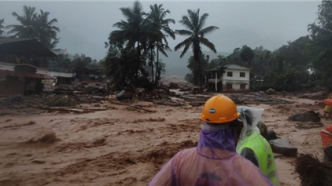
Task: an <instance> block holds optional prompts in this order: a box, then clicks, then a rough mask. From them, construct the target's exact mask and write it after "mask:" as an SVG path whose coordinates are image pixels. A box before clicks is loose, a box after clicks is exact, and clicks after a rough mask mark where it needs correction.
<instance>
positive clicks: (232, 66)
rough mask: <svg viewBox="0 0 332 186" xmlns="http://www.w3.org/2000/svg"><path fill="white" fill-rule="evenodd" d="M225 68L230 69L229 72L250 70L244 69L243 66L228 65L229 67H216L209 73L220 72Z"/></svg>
mask: <svg viewBox="0 0 332 186" xmlns="http://www.w3.org/2000/svg"><path fill="white" fill-rule="evenodd" d="M223 67H224V69H228V70H250V69H249V68H246V67H242V66H239V65H235V64H228V65H225V66H216V67H214V68H212V69H209V70H207V71H209V72H215V71H220V70H222V68H223Z"/></svg>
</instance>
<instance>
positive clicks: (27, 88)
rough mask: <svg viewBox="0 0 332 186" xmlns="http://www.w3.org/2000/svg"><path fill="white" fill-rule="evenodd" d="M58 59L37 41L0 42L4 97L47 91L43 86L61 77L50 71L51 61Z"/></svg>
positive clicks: (0, 87) (1, 93)
mask: <svg viewBox="0 0 332 186" xmlns="http://www.w3.org/2000/svg"><path fill="white" fill-rule="evenodd" d="M56 57H57V55H56V54H54V53H53V52H52V51H51V50H49V49H48V48H47V47H45V46H44V45H43V44H41V43H40V42H39V41H38V40H36V39H31V38H30V39H18V38H0V96H8V95H13V94H22V95H23V94H32V93H40V92H41V91H43V89H44V84H43V82H45V81H50V82H53V80H54V79H55V78H56V76H59V73H58V72H53V71H49V69H48V67H49V61H50V60H51V59H55V58H56ZM71 74H72V73H68V74H60V76H65V77H68V76H71V77H72V76H73V75H71Z"/></svg>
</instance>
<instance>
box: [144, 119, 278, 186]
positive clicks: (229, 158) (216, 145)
mask: <svg viewBox="0 0 332 186" xmlns="http://www.w3.org/2000/svg"><path fill="white" fill-rule="evenodd" d="M201 128H202V130H201V132H200V138H199V142H198V145H197V147H195V148H191V149H185V150H182V151H180V152H178V153H177V154H176V155H175V156H174V157H173V158H172V159H171V160H169V161H168V162H167V163H166V164H165V165H164V166H163V168H162V169H161V170H160V171H159V172H158V173H157V174H156V175H155V176H154V178H153V179H152V180H151V182H150V183H149V184H148V185H149V186H226V185H230V186H244V185H252V186H258V185H259V186H265V185H271V186H273V185H272V184H271V183H270V181H269V180H268V179H267V178H266V177H265V176H264V175H263V174H262V172H261V171H260V170H259V169H258V168H257V167H256V166H255V165H254V164H252V163H251V162H250V161H248V160H246V159H245V158H243V157H241V156H240V155H238V154H236V153H235V138H236V132H235V128H233V127H227V128H225V127H224V126H222V127H221V128H219V129H218V128H217V129H216V128H214V127H210V126H208V125H207V124H205V123H203V124H202V126H201Z"/></svg>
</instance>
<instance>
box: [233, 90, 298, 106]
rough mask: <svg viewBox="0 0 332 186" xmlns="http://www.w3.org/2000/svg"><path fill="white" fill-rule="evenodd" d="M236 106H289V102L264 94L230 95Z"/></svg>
mask: <svg viewBox="0 0 332 186" xmlns="http://www.w3.org/2000/svg"><path fill="white" fill-rule="evenodd" d="M229 97H230V98H231V99H232V100H233V101H234V102H235V103H236V104H254V103H264V104H270V105H273V104H291V103H292V102H291V101H288V100H285V99H278V98H273V97H271V96H269V95H266V94H265V93H259V92H258V93H248V94H231V95H230V96H229Z"/></svg>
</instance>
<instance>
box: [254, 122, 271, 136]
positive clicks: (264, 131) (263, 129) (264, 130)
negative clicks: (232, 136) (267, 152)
mask: <svg viewBox="0 0 332 186" xmlns="http://www.w3.org/2000/svg"><path fill="white" fill-rule="evenodd" d="M257 127H258V128H259V130H260V132H261V135H262V136H263V137H264V138H265V139H266V140H267V141H269V138H268V133H267V127H266V125H265V124H264V123H263V122H262V121H259V123H258V124H257Z"/></svg>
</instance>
